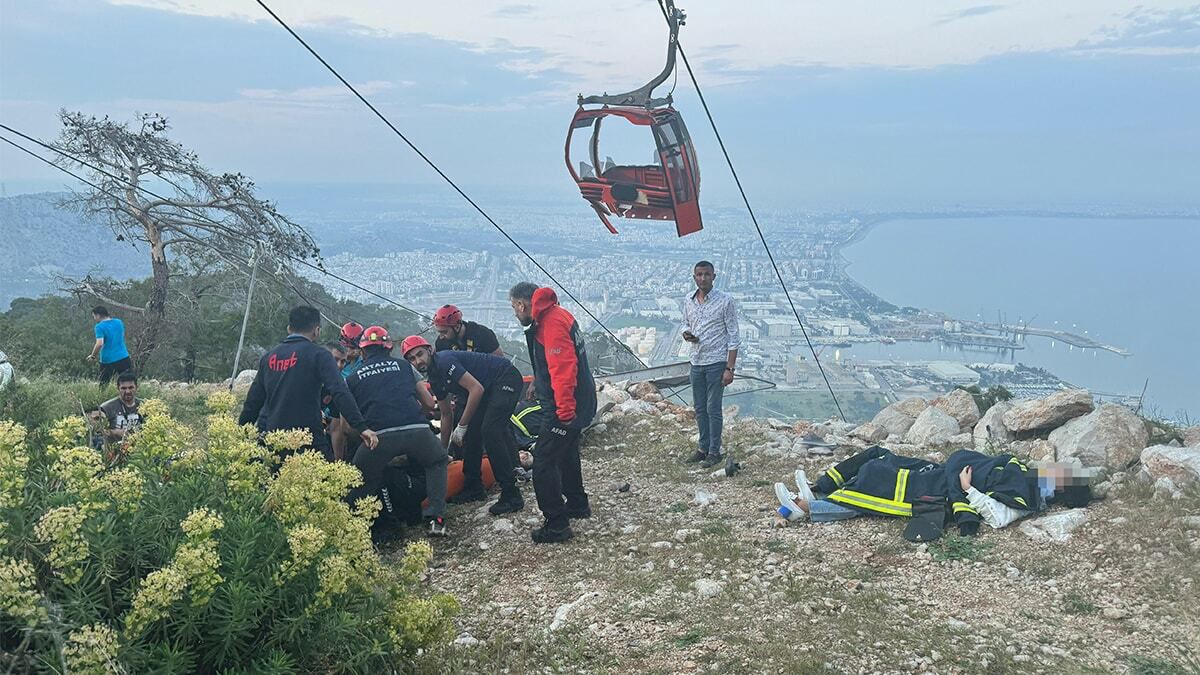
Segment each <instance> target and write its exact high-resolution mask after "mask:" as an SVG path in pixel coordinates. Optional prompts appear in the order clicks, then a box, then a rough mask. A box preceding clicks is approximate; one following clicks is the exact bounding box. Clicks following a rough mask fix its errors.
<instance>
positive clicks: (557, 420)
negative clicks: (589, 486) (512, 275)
mask: <svg viewBox="0 0 1200 675" xmlns="http://www.w3.org/2000/svg"><path fill="white" fill-rule="evenodd" d="M508 299H509V302H510V303H511V304H512V308H513V314H515V315H516V317H517V320H518V321H520V322H521V325H522V326H525V343H526V344H527V345H528V346H529V361H530V363H532V364H533V385H534V389H535V390H536V392H537V397H538V401H539V402H540V403H541V404H542V410H543V411H545V412H546V422H545V426H543V428H542V430H541V433H539V434H538V442H537V455H536V456H535V458H534V460H533V490H534V493H535V494H536V495H537V502H538V508H540V509H541V510H542V515H543V516H544V517H545V518H546V523H545V524H544V525H543V526H542V527H540V528H538V529H536V530H534V531H533V532H532V533H531V534H532V536H533V541H534V542H536V543H539V544H545V543H551V542H557V541H566V540H568V539H570V538H571V537H573V536H575V534H574V533H573V532H572V531H571V519H572V518H590V517H591V516H592V509H591V507H590V506H589V505H588V497H587V493H586V492H584V490H583V467H582V465H581V463H580V459H579V435H580V433H582V431H583V429H584V427H586V426H587V425H588V424H589V423H590V422H591V421H592V417H594V416H595V415H596V383H595V382H594V381H593V380H592V371H591V370H590V369H589V368H588V360H587V350H586V349H585V347H584V341H583V334H582V333H581V332H580V331H579V324H577V323H576V322H575V317H573V316H571V313H570V312H568V311H567V310H565V309H563V308H562V307H561V306H559V304H558V296H557V295H555V293H554V289H551V288H538V287H537V286H536V285H535V284H531V283H529V282H528V281H523V282H521V283H519V284H517V285H516V286H513V287H512V290H510V291H509V292H508ZM564 497H565V499H566V501H565V503H564V501H563V500H564Z"/></svg>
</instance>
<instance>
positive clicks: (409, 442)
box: [348, 427, 446, 517]
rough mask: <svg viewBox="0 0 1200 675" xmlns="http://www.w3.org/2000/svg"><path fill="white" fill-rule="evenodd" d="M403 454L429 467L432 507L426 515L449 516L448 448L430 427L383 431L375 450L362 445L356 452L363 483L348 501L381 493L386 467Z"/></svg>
mask: <svg viewBox="0 0 1200 675" xmlns="http://www.w3.org/2000/svg"><path fill="white" fill-rule="evenodd" d="M400 455H407V456H408V461H409V462H410V463H412V464H417V465H419V466H420V467H421V468H423V469H424V470H425V494H426V496H428V497H429V506H428V508H426V509H425V513H424V515H426V516H431V517H434V516H436V517H441V516H443V515H445V513H446V451H445V450H443V449H442V444H441V443H440V442H439V441H438V437H437V436H435V435H434V434H433V432H432V431H430V430H429V428H428V427H420V428H415V429H402V430H398V431H387V432H384V433H382V434H379V445H378V446H376V448H375V449H374V450H372V449H370V448H368V447H367V446H365V445H364V446H362V447H361V448H359V449H358V451H357V452H356V453H354V466H355V467H356V468H358V470H359V471H361V472H362V475H363V484H362V485H360V486H359V487H357V488H355V489H354V490H351V491H350V495H349V497H348V501H349V502H350V503H351V504H353V503H354V502H355V501H358V500H359V499H362V498H363V497H367V496H372V495H374V494H375V493H376V492H378V491H379V488H380V487H382V486H383V471H384V469H385V468H386V467H387V465H388V463H389V462H391V461H392V460H393V459H395V458H397V457H399V456H400Z"/></svg>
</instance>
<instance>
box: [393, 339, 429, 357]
mask: <svg viewBox="0 0 1200 675" xmlns="http://www.w3.org/2000/svg"><path fill="white" fill-rule="evenodd" d="M417 347H429V348H430V349H432V348H433V345H431V344H429V340H426V339H425V338H423V337H421V336H420V335H409V336H408V337H406V338H404V341H403V342H401V343H400V353H401V354H403V355H404V357H405V358H407V357H408V353H409V352H411V351H412V350H414V349H416V348H417Z"/></svg>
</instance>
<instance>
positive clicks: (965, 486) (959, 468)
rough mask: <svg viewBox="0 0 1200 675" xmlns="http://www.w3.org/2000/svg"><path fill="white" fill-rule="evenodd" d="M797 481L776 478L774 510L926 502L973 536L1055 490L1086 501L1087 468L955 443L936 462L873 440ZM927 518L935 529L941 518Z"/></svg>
mask: <svg viewBox="0 0 1200 675" xmlns="http://www.w3.org/2000/svg"><path fill="white" fill-rule="evenodd" d="M796 484H797V485H796V487H797V490H798V492H796V493H791V492H789V491H788V490H787V489H786V487H785V486H784V485H783V484H782V483H777V484H776V485H775V492H776V497H777V498H778V499H779V500H780V505H781V507H780V513H781V515H783V516H784V517H785V518H788V519H790V520H796V519H800V518H803V517H805V516H807V517H808V518H809V519H810V520H812V521H813V522H831V521H837V520H845V519H848V518H854V517H857V516H859V515H864V514H874V515H885V516H896V517H912V516H913V515H914V505H919V508H918V509H917V510H918V511H922V512H929V511H930V510H931V508H928V507H929V505H930V504H932V503H937V504H940V505H943V506H944V511H945V512H946V515H947V516H948V517H949V519H950V520H952V521H953V522H954V524H956V525H957V526H958V528H959V533H960V534H963V535H966V536H971V535H974V534H975V533H976V532H977V531H978V528H979V524H980V523H981V522H986V523H987V524H988V525H989V526H990V527H992V528H1001V527H1005V526H1007V525H1009V524H1011V523H1012V522H1014V521H1016V520H1019V519H1021V518H1024V517H1025V516H1028V515H1030V514H1032V513H1036V512H1038V511H1041V510H1043V509H1045V507H1046V503H1047V501H1048V500H1050V501H1054V500H1055V498H1056V495H1058V498H1059V499H1061V500H1062V501H1064V502H1065V503H1067V504H1069V505H1083V504H1086V503H1087V500H1088V496H1087V486H1086V475H1084V474H1083V472H1082V470H1081V469H1079V468H1077V467H1067V466H1066V465H1057V464H1053V463H1051V464H1047V465H1045V466H1043V467H1042V468H1040V469H1035V470H1031V469H1030V468H1029V467H1028V466H1027V465H1026V464H1025V463H1024V462H1022V461H1021V460H1020V459H1018V458H1017V457H1015V456H1013V455H1007V454H1006V455H997V456H988V455H983V454H981V453H978V452H975V451H973V450H958V451H956V452H954V453H953V454H951V455H950V457H949V458H948V459H947V461H946V463H945V464H942V465H939V464H936V463H933V462H928V461H925V460H922V459H916V458H911V457H902V456H899V455H895V454H893V453H891V452H890V451H888V450H887V449H885V448H881V447H878V446H876V447H872V448H868V449H866V450H864V451H863V452H861V453H859V454H857V455H854V456H853V457H850V458H848V459H847V460H845V461H843V462H841V463H839V464H837V465H835V466H833V467H831V468H830V469H829V470H828V471H826V472H825V475H823V476H821V478H819V479H818V480H817V481H816V483H815V484H813V485H812V486H811V487H810V486H809V484H808V480H807V477H806V476H805V474H804V472H803V471H797V472H796ZM1080 488H1082V490H1081V489H1080ZM818 495H821V497H818ZM930 518H931V520H930V522H931V523H936V524H937V525H938V527H939V528H940V526H941V523H937V522H936V521H937V519H936V518H934V517H932V516H930Z"/></svg>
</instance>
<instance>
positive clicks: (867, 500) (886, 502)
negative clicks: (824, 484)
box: [826, 490, 912, 517]
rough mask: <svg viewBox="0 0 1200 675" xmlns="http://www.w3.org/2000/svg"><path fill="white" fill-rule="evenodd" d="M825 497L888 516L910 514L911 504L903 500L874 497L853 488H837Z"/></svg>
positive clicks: (907, 515) (906, 515)
mask: <svg viewBox="0 0 1200 675" xmlns="http://www.w3.org/2000/svg"><path fill="white" fill-rule="evenodd" d="M826 499H828V500H830V501H833V502H838V503H840V504H848V505H850V506H857V507H859V508H862V509H867V510H868V511H875V512H876V513H882V514H885V515H889V516H904V517H910V516H912V505H911V504H906V503H904V502H897V501H893V500H891V499H884V498H883V497H876V496H875V495H869V494H866V493H865V492H856V491H854V490H838V491H837V492H834V493H831V494H830V495H829V496H828V497H826Z"/></svg>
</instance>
